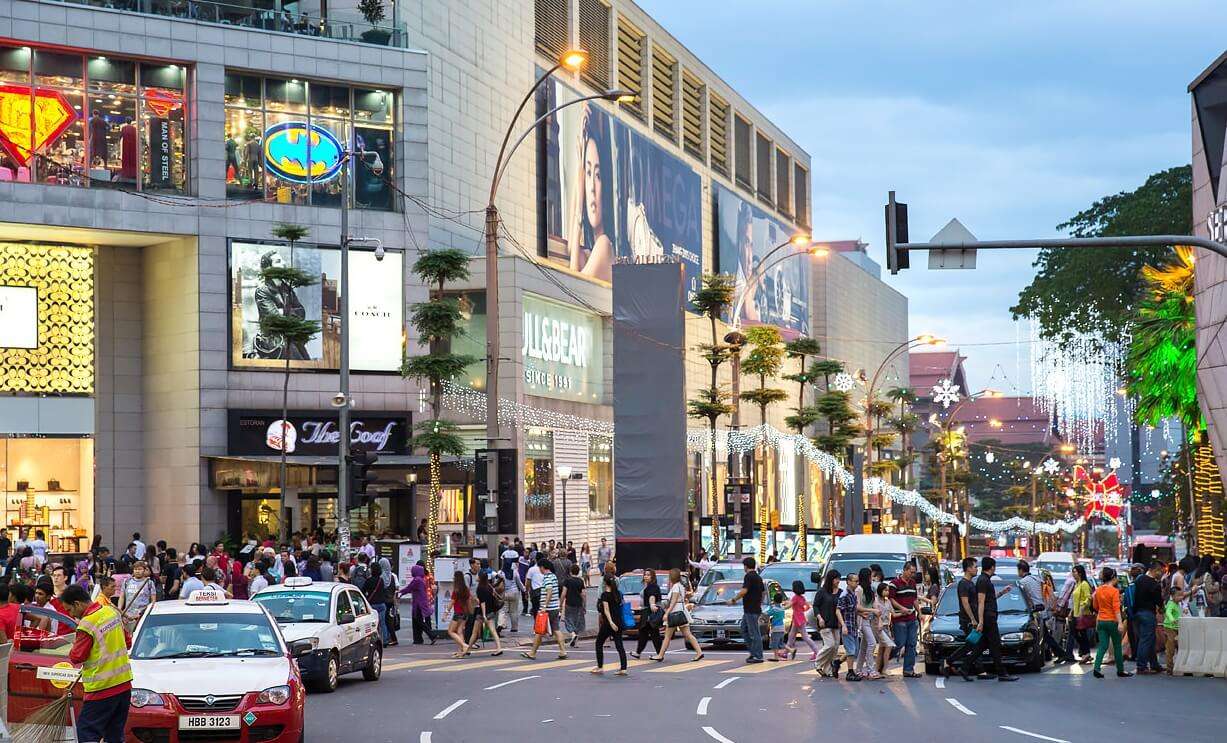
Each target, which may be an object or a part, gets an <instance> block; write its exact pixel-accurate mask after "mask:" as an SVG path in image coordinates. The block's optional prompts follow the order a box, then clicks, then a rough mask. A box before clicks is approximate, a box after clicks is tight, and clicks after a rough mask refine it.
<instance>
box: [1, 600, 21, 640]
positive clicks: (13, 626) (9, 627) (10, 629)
mask: <svg viewBox="0 0 1227 743" xmlns="http://www.w3.org/2000/svg"><path fill="white" fill-rule="evenodd" d="M20 614H21V606H20V605H18V604H3V605H0V628H2V629H4V636H5V637H7V638H8V640H9V642H12V641H13V635H16V634H17V618H18V617H19V616H20Z"/></svg>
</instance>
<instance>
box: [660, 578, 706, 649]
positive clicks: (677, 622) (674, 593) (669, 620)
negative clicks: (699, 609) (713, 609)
mask: <svg viewBox="0 0 1227 743" xmlns="http://www.w3.org/2000/svg"><path fill="white" fill-rule="evenodd" d="M665 624H666V626H665V641H664V644H662V645H661V648H660V650H658V651H657V652H656V655H653V656H652V660H654V661H656V662H657V663H660V662H662V661H664V659H665V653H667V652H669V642H670V641H671V640H672V639H673V635H674V634H675V633H677V632H681V633H682V634H683V635H684V636H685V637H686V644H687V645H689V646H690V647H692V648H694V652H695V656H694V658H692V659H691V660H692V661H699V660H703V648H702V647H700V646H699V641H698V640H697V639H695V636H694V633H692V632H691V631H690V612H689V611H688V610H687V609H686V587H685V586H684V585H682V571H681V570H679V569H677V568H673V569H672V570H670V571H669V600H668V603H667V604H666V605H665Z"/></svg>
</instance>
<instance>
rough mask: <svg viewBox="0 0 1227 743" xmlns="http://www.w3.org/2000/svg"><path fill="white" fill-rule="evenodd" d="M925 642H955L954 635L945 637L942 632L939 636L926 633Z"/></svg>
mask: <svg viewBox="0 0 1227 743" xmlns="http://www.w3.org/2000/svg"><path fill="white" fill-rule="evenodd" d="M925 642H954V635H944V634H941V633H940V632H939V633H937V634H934V633H932V632H926V633H925Z"/></svg>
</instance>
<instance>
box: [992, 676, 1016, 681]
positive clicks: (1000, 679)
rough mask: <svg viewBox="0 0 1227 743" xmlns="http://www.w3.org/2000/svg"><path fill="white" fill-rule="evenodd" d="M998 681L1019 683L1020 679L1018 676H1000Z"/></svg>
mask: <svg viewBox="0 0 1227 743" xmlns="http://www.w3.org/2000/svg"><path fill="white" fill-rule="evenodd" d="M997 680H998V681H1017V680H1018V677H1017V676H998V677H997Z"/></svg>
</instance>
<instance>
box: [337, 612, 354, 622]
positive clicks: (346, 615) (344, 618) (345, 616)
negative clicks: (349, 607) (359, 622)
mask: <svg viewBox="0 0 1227 743" xmlns="http://www.w3.org/2000/svg"><path fill="white" fill-rule="evenodd" d="M354 620H355V617H354V613H353V612H350V611H343V612H341V613H340V614H338V615H337V624H353V623H354Z"/></svg>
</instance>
